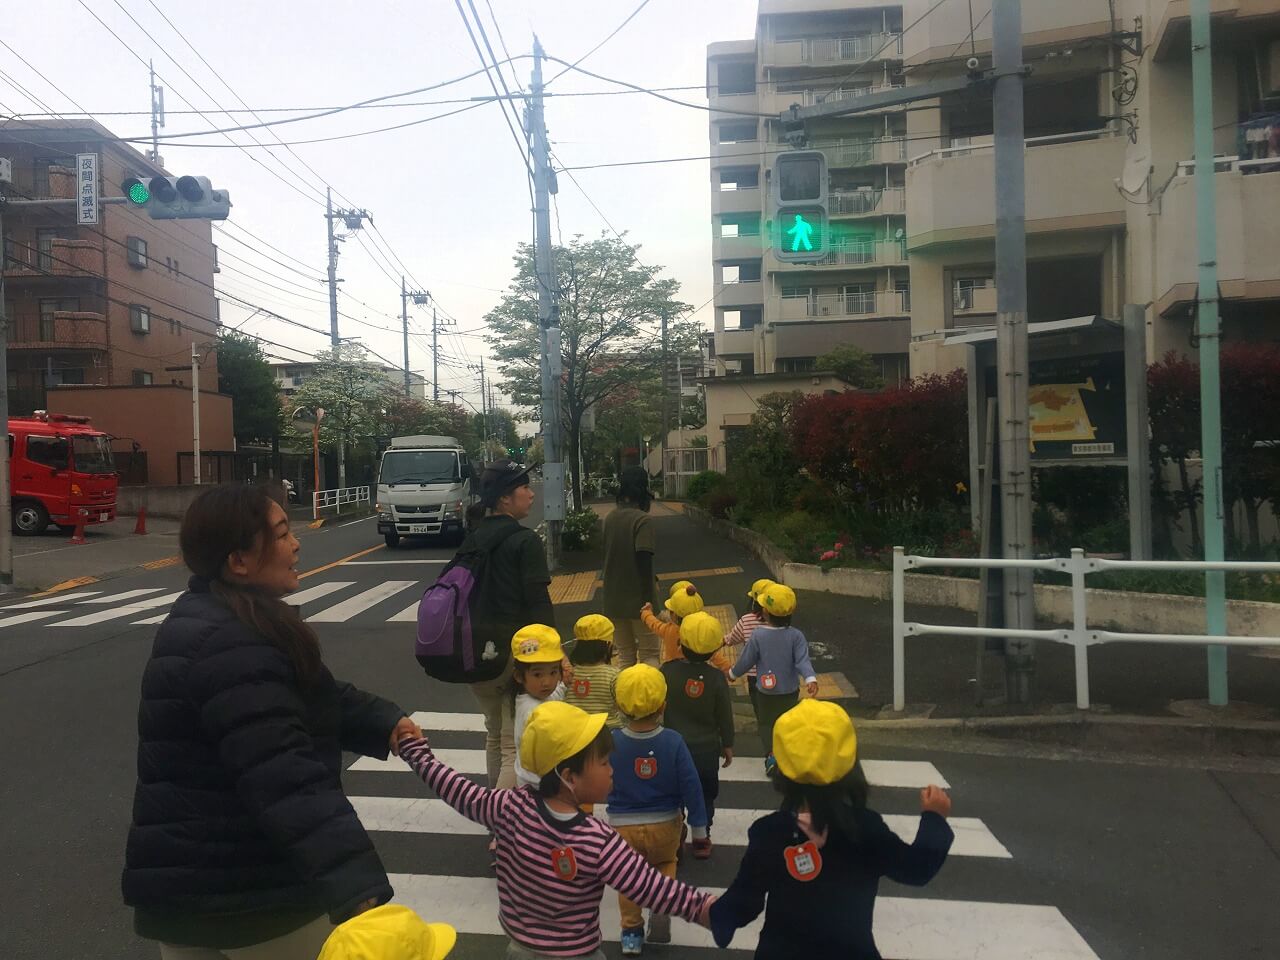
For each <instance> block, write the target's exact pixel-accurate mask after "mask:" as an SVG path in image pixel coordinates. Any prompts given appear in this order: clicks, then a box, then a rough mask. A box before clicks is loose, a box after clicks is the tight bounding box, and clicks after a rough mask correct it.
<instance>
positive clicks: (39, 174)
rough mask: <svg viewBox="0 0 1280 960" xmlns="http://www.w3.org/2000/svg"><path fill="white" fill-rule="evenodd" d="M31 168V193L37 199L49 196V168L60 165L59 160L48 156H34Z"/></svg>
mask: <svg viewBox="0 0 1280 960" xmlns="http://www.w3.org/2000/svg"><path fill="white" fill-rule="evenodd" d="M32 163H33V166H32V169H31V193H32V196H33V197H35V198H36V199H37V200H43V199H46V198H47V197H48V196H49V168H50V167H57V166H61V165H62V164H61V161H59V160H53V159H50V158H49V157H36V159H35V160H34V161H32Z"/></svg>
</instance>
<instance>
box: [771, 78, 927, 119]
mask: <svg viewBox="0 0 1280 960" xmlns="http://www.w3.org/2000/svg"><path fill="white" fill-rule="evenodd" d="M903 85H904V84H903V83H901V82H898V83H886V84H879V85H877V86H858V87H839V88H837V89H835V90H832V89H831V88H830V87H819V88H818V89H816V90H814V89H804V90H796V89H789V90H783V89H779V88H780V86H781V85H780V84H778V83H776V82H775V83H770V84H768V85H767V86H766V87H765V94H764V96H763V97H761V107H762V108H763V109H762V110H761V112H762V113H763V112H767V113H782V112H783V111H785V110H789V109H790V108H791V105H792V104H799V105H800V106H802V107H812V106H814V105H816V104H819V103H836V102H837V101H840V100H856V99H857V98H858V97H861V96H864V95H866V94H868V93H887V92H888V91H890V90H897V89H899V88H900V87H902V86H903ZM883 109H884V110H895V111H900V110H902V109H903V108H902V107H901V106H897V107H884V108H883ZM872 112H879V111H872Z"/></svg>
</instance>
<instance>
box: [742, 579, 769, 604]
mask: <svg viewBox="0 0 1280 960" xmlns="http://www.w3.org/2000/svg"><path fill="white" fill-rule="evenodd" d="M773 583H774V582H773V581H772V580H770V579H769V578H768V577H762V578H760V579H759V580H757V581H756V582H755V583H753V584H752V585H751V589H750V590H748V591H747V596H748V597H750V598H751V599H752V600H755V599H756V598H757V597H759V596H760V594H762V593H764V591H765V588H766V587H772V586H773Z"/></svg>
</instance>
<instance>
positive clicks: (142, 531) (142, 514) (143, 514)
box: [133, 507, 147, 537]
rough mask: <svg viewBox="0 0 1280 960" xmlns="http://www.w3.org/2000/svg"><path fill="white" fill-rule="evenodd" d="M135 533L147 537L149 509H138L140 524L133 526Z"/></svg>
mask: <svg viewBox="0 0 1280 960" xmlns="http://www.w3.org/2000/svg"><path fill="white" fill-rule="evenodd" d="M133 532H134V533H135V534H137V535H138V536H141V537H145V536H146V535H147V508H146V507H139V508H138V522H137V523H135V524H134V525H133Z"/></svg>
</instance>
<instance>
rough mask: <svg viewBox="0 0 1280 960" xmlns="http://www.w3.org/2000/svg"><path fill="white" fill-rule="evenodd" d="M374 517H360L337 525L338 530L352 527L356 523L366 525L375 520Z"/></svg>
mask: <svg viewBox="0 0 1280 960" xmlns="http://www.w3.org/2000/svg"><path fill="white" fill-rule="evenodd" d="M376 519H377V518H376V517H361V518H360V519H359V520H348V521H347V522H346V523H340V524H338V529H339V530H341V529H342V528H343V527H354V526H355V525H356V524H357V523H368V522H369V521H370V520H376Z"/></svg>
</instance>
